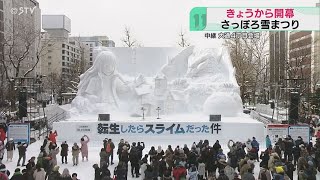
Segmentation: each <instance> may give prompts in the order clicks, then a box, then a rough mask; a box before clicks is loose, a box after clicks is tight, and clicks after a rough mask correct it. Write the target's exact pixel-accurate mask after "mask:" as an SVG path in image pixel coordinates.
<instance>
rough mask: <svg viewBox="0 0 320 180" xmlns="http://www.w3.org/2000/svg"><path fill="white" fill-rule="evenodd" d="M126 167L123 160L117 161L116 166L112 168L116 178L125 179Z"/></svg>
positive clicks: (118, 179)
mask: <svg viewBox="0 0 320 180" xmlns="http://www.w3.org/2000/svg"><path fill="white" fill-rule="evenodd" d="M127 171H128V170H127V168H126V165H125V164H124V163H123V162H121V161H120V162H119V164H118V166H117V167H116V168H115V169H114V174H115V176H116V179H117V180H127Z"/></svg>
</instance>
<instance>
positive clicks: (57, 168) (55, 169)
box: [52, 165, 60, 172]
mask: <svg viewBox="0 0 320 180" xmlns="http://www.w3.org/2000/svg"><path fill="white" fill-rule="evenodd" d="M59 169H60V166H58V165H55V166H54V168H53V169H52V171H55V172H57V171H59Z"/></svg>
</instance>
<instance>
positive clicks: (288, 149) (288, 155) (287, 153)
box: [284, 136, 294, 161]
mask: <svg viewBox="0 0 320 180" xmlns="http://www.w3.org/2000/svg"><path fill="white" fill-rule="evenodd" d="M293 146H294V142H293V139H292V138H291V136H288V137H287V138H285V140H284V147H285V148H284V160H285V161H286V160H290V161H292V160H293V157H292V151H293Z"/></svg>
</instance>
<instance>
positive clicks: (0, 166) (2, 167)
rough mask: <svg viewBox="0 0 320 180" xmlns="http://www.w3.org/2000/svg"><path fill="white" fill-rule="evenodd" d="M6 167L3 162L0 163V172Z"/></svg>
mask: <svg viewBox="0 0 320 180" xmlns="http://www.w3.org/2000/svg"><path fill="white" fill-rule="evenodd" d="M6 170H7V169H6V165H4V164H1V165H0V172H5V171H6Z"/></svg>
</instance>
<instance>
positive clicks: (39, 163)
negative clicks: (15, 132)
mask: <svg viewBox="0 0 320 180" xmlns="http://www.w3.org/2000/svg"><path fill="white" fill-rule="evenodd" d="M57 136H58V134H57V132H56V131H55V132H52V131H51V132H50V134H49V136H48V137H47V138H45V139H44V142H43V144H42V146H41V147H40V153H39V155H38V157H34V156H33V157H31V158H30V159H29V160H28V161H27V162H26V152H27V148H28V144H26V143H21V142H18V143H17V145H15V143H14V141H13V139H9V140H8V141H7V143H6V144H5V145H4V143H3V142H2V141H0V160H1V161H0V180H9V177H10V175H12V176H11V178H10V180H78V178H77V176H78V175H77V173H72V174H70V172H69V169H67V168H65V169H63V171H62V173H60V172H59V169H60V167H59V166H58V161H57V155H58V154H59V153H60V155H61V160H62V163H66V164H67V163H68V161H67V159H68V158H67V156H68V152H69V147H68V144H67V143H66V142H63V143H62V144H61V150H60V147H59V146H58V145H57V141H56V137H57ZM89 141H90V140H89V137H88V136H86V135H84V136H83V137H82V138H81V140H80V147H79V145H78V144H77V143H74V145H73V146H72V148H71V154H72V161H73V166H77V165H78V163H79V155H80V153H81V155H82V160H83V161H85V160H86V161H88V142H89ZM16 149H18V154H19V157H18V162H17V168H16V169H15V170H14V173H13V174H11V172H10V171H9V170H7V169H6V165H5V164H4V162H2V161H3V158H4V151H5V150H6V151H7V162H12V159H13V151H15V150H16ZM20 167H22V168H23V169H22V170H21V169H20Z"/></svg>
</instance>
